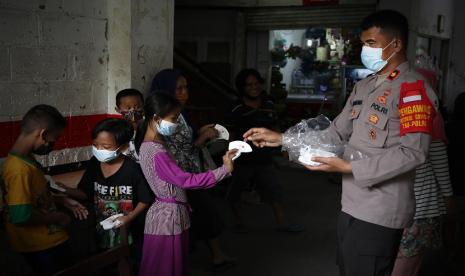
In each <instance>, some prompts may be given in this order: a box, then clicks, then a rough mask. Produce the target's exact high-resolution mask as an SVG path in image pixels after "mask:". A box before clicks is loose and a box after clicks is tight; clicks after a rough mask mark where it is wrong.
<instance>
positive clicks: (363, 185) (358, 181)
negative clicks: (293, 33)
mask: <svg viewBox="0 0 465 276" xmlns="http://www.w3.org/2000/svg"><path fill="white" fill-rule="evenodd" d="M377 79H378V76H376V75H373V76H370V77H367V78H366V79H364V80H361V81H360V82H358V83H357V84H356V85H355V87H354V90H353V91H352V93H351V95H350V97H349V99H348V101H347V103H346V105H345V107H344V109H343V110H342V112H341V114H339V115H338V117H337V118H336V119H335V120H334V121H333V123H332V124H331V126H330V128H329V135H330V137H331V139H332V140H334V142H341V141H348V145H347V147H346V150H345V153H344V159H346V160H350V156H353V155H356V154H354V153H358V152H361V153H362V154H363V155H364V156H366V158H363V159H361V160H353V161H351V165H352V174H344V175H343V185H342V199H341V204H342V211H343V212H345V213H347V214H349V215H351V216H353V217H355V218H357V219H360V220H363V221H366V222H370V223H374V224H377V225H381V226H385V227H389V228H394V229H401V228H405V227H407V226H409V225H410V223H411V221H412V218H413V215H414V212H415V200H414V194H413V183H414V177H415V168H416V167H418V166H419V165H421V164H423V163H424V162H425V161H426V157H427V153H428V148H429V145H430V142H431V135H430V133H427V132H428V131H425V129H426V128H427V127H432V118H430V117H433V116H434V112H435V106H437V98H436V96H435V94H434V91H433V90H432V88H431V87H430V86H429V85H428V84H427V82H425V81H424V82H420V84H421V86H422V87H423V88H422V89H418V87H417V84H419V83H417V81H418V80H423V78H422V77H421V76H420V75H419V74H418V73H416V72H415V71H414V70H413V69H411V68H410V66H409V65H408V63H407V62H405V63H403V64H401V65H399V66H398V68H397V69H396V70H395V71H394V72H392V74H390V75H389V76H388V77H387V78H385V79H384V81H382V82H381V81H377ZM376 83H378V85H376ZM423 101H425V102H426V103H428V104H429V108H426V107H425V108H424V109H422V110H420V111H425V112H430V113H431V114H429V115H428V114H415V113H411V112H414V111H415V112H416V111H419V109H418V108H417V107H412V106H411V105H415V104H416V103H417V102H419V103H420V102H423ZM426 103H425V106H426V105H427V104H426ZM405 105H409V107H408V108H407V107H406V108H407V111H406V110H405V109H404V108H403V106H405ZM422 106H423V105H422ZM433 106H434V107H433ZM407 115H408V116H407ZM417 115H419V116H420V117H419V118H421V116H423V115H424V116H426V117H428V116H429V117H428V119H427V120H421V119H418V120H417V119H416V118H417V117H416V116H417ZM412 120H414V121H412ZM425 124H426V125H427V127H426V126H424V125H425ZM416 128H418V129H420V130H419V131H413V129H416ZM422 128H423V129H422Z"/></svg>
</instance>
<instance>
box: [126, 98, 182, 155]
mask: <svg viewBox="0 0 465 276" xmlns="http://www.w3.org/2000/svg"><path fill="white" fill-rule="evenodd" d="M180 107H181V103H180V102H179V101H178V100H177V99H176V98H175V97H173V96H171V95H170V94H169V93H168V92H165V91H154V92H153V94H152V95H150V96H148V97H147V98H146V99H145V104H144V114H145V117H144V120H143V121H141V122H139V126H138V127H137V132H136V138H135V139H134V144H135V147H136V150H137V152H138V153H139V149H140V146H141V145H142V142H143V141H144V136H145V133H146V132H147V128H148V126H149V124H150V121H151V120H153V117H154V116H159V117H162V118H163V117H166V116H167V115H169V114H170V113H171V112H173V111H175V110H176V109H177V108H180Z"/></svg>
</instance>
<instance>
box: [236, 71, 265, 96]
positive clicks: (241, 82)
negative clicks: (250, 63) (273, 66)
mask: <svg viewBox="0 0 465 276" xmlns="http://www.w3.org/2000/svg"><path fill="white" fill-rule="evenodd" d="M249 76H254V77H255V78H256V79H257V80H258V82H259V83H260V84H263V83H264V82H265V80H264V79H263V77H262V76H261V75H260V73H259V72H258V71H257V70H255V69H253V68H246V69H242V70H241V71H240V72H239V73H237V76H236V80H235V84H236V89H237V92H239V95H244V92H245V86H246V81H247V78H248V77H249Z"/></svg>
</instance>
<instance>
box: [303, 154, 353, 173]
mask: <svg viewBox="0 0 465 276" xmlns="http://www.w3.org/2000/svg"><path fill="white" fill-rule="evenodd" d="M312 161H315V162H319V163H321V165H319V166H305V167H306V168H307V169H309V170H311V171H322V172H339V173H352V165H351V164H350V163H349V162H347V161H345V160H343V159H341V158H339V157H313V158H312Z"/></svg>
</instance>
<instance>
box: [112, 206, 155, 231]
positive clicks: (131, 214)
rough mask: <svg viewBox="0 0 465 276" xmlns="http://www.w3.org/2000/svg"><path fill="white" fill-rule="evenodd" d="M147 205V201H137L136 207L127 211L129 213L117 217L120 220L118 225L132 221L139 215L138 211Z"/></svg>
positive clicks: (140, 211) (141, 210)
mask: <svg viewBox="0 0 465 276" xmlns="http://www.w3.org/2000/svg"><path fill="white" fill-rule="evenodd" d="M148 206H149V204H147V203H142V202H139V203H137V205H136V208H134V210H132V211H131V212H129V214H127V215H125V216H122V217H119V218H118V220H119V221H120V222H121V224H120V225H119V226H118V227H120V226H122V225H127V224H129V223H131V221H133V220H134V219H135V218H136V217H137V216H138V215H140V213H142V212H143V211H144V210H145V209H147V208H148Z"/></svg>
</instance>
